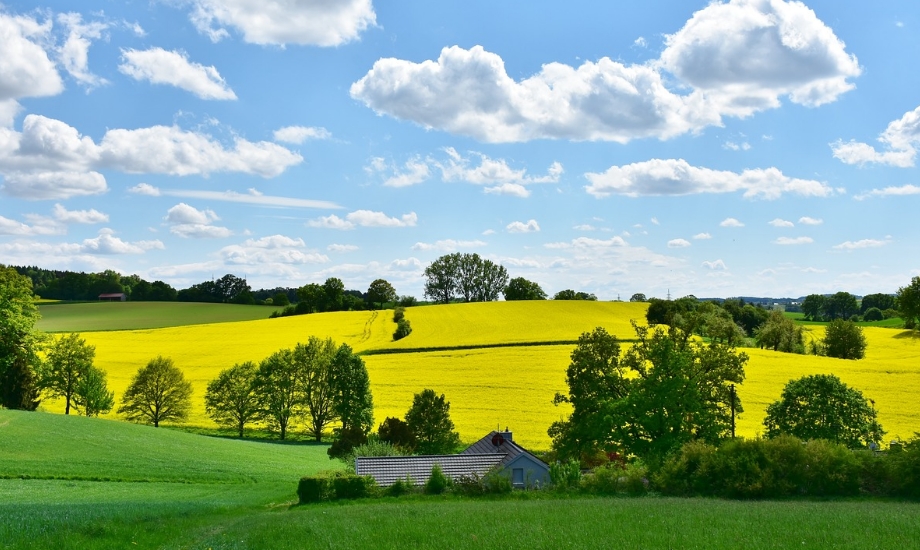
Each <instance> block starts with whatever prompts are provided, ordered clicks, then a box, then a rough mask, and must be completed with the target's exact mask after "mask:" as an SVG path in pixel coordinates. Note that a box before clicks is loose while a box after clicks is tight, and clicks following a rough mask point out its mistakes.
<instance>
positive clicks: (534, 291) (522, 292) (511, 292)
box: [504, 277, 546, 301]
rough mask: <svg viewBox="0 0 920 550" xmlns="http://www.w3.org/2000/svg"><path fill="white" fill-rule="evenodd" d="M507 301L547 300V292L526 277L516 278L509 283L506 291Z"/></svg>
mask: <svg viewBox="0 0 920 550" xmlns="http://www.w3.org/2000/svg"><path fill="white" fill-rule="evenodd" d="M504 295H505V300H508V301H514V300H545V299H546V292H543V289H542V288H540V285H539V284H537V283H535V282H533V281H528V280H527V279H525V278H524V277H515V278H514V279H511V280H510V281H508V286H506V287H505V289H504Z"/></svg>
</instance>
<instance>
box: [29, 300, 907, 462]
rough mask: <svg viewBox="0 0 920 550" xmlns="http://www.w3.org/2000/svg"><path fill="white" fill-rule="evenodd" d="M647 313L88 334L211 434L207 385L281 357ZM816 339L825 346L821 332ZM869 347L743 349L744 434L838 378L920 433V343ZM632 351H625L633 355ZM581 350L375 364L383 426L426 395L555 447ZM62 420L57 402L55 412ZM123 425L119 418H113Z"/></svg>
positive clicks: (567, 309)
mask: <svg viewBox="0 0 920 550" xmlns="http://www.w3.org/2000/svg"><path fill="white" fill-rule="evenodd" d="M645 307H646V306H645V305H644V304H629V303H611V302H593V303H592V302H580V303H579V302H553V301H546V302H518V303H513V302H512V303H508V302H493V303H486V304H452V305H449V306H425V307H418V308H410V309H408V310H407V312H406V316H407V318H408V319H409V320H410V321H411V322H412V327H413V333H412V334H411V335H410V336H409V337H407V338H405V339H404V340H401V341H399V342H392V339H391V338H392V333H393V331H394V330H395V324H394V323H393V321H392V312H389V311H382V312H379V313H376V312H342V313H328V314H317V315H305V316H297V317H286V318H282V319H266V320H259V321H247V322H238V323H221V324H212V325H196V326H186V327H175V328H165V329H154V330H135V331H120V332H86V333H83V337H84V338H85V339H86V340H87V342H88V343H89V344H92V345H95V346H96V364H97V365H98V366H100V367H101V368H103V369H105V370H106V371H107V372H108V377H109V386H110V389H112V390H114V391H115V397H116V400H118V399H120V397H121V395H122V394H123V393H124V390H125V388H126V387H127V385H128V384H129V382H130V380H131V377H132V376H133V375H134V373H135V372H136V371H137V369H138V368H140V367H142V366H143V365H145V364H146V363H147V361H148V360H150V359H151V358H153V357H154V356H156V355H163V356H166V357H171V358H172V359H173V360H174V361H175V363H176V365H177V366H178V367H180V368H182V369H183V370H184V372H185V375H186V377H187V378H188V379H189V380H191V382H192V384H193V387H194V391H195V393H194V394H193V397H192V399H193V409H192V416H191V418H190V419H189V423H190V424H193V425H202V426H208V425H212V424H211V421H210V419H209V418H208V417H207V416H206V415H205V411H204V393H205V389H206V387H207V383H208V382H209V381H210V380H212V379H213V378H215V377H216V376H217V374H218V373H219V372H220V371H221V370H222V369H225V368H227V367H229V366H231V365H233V364H234V363H238V362H242V361H256V362H258V361H260V360H261V359H263V358H265V357H266V356H268V355H270V354H271V353H273V352H274V351H277V350H278V349H281V348H285V347H292V346H293V345H294V344H295V343H297V342H303V341H306V340H307V338H308V337H309V336H311V335H315V336H319V337H326V336H329V337H332V338H333V339H334V340H335V341H336V342H340V343H341V342H345V343H348V344H349V345H351V346H352V347H353V348H355V350H357V351H365V350H379V349H395V350H399V349H405V348H416V349H417V348H445V347H451V346H471V345H483V346H488V345H502V344H504V345H507V344H513V343H521V342H525V343H532V342H558V341H574V340H576V339H577V338H578V336H579V334H581V332H583V331H586V330H591V329H593V328H594V327H596V326H599V325H600V326H605V328H607V330H608V331H609V332H611V333H613V334H616V335H617V336H619V337H620V338H621V339H628V338H631V337H632V336H633V335H634V333H633V332H632V328H631V327H630V326H629V321H630V319H639V320H641V319H642V318H643V316H644V308H645ZM811 330H812V333H811V335H810V336H811V337H815V338H820V337H821V336H823V334H822V331H823V328H821V327H812V329H811ZM864 330H865V334H866V336H867V338H868V342H869V347H868V350H867V354H866V358H865V359H863V360H861V361H845V360H840V359H831V358H826V357H813V356H804V355H793V354H784V353H774V352H772V351H767V350H759V349H744V350H742V351H744V352H746V353H747V354H748V355H749V356H750V361H749V363H748V366H747V369H746V372H747V379H746V381H745V383H744V384H743V385H741V386H740V387H739V388H738V392H739V395H740V397H741V399H742V402H743V403H744V407H745V412H744V413H743V414H742V415H741V416H740V417H739V419H738V433H739V435H744V436H755V435H757V434H758V433H761V432H762V431H763V428H762V422H763V417H764V414H765V410H766V407H767V405H768V404H769V403H771V402H773V401H775V400H776V399H778V398H779V395H780V392H781V391H782V388H783V386H784V385H785V384H786V383H787V382H788V381H789V380H791V379H793V378H798V377H800V376H803V375H806V374H816V373H833V374H836V375H837V376H839V377H840V378H841V379H842V380H843V381H844V382H846V383H847V384H850V385H852V386H854V387H856V388H858V389H860V390H861V391H863V393H864V394H865V395H866V396H867V397H869V398H872V399H874V400H875V402H876V406H877V408H878V411H879V418H880V420H881V422H882V426H883V427H884V428H885V429H886V430H887V431H888V433H889V438H890V437H895V436H900V437H909V436H911V435H912V434H913V432H914V431H920V414H918V412H920V411H918V406H917V403H918V401H920V399H918V398H920V338H918V337H917V335H916V333H914V334H912V333H910V332H907V331H900V330H893V329H884V328H866V329H864ZM627 346H629V344H628V343H624V344H623V347H624V349H625V348H626V347H627ZM573 347H574V346H573V345H571V344H566V345H540V346H533V345H530V346H528V345H524V346H514V347H483V348H481V349H463V350H440V351H438V350H433V351H424V352H409V353H392V354H385V355H367V356H365V357H364V360H365V363H366V364H367V368H368V372H369V374H370V379H371V389H372V391H373V394H374V403H375V416H376V421H377V422H380V421H382V420H383V419H384V418H385V417H387V416H400V417H401V416H403V415H404V414H405V412H406V410H407V409H408V408H409V405H410V404H411V401H412V395H413V394H414V393H416V392H419V391H421V390H422V389H424V388H432V389H434V390H435V391H437V392H438V393H444V394H445V395H446V397H447V399H448V400H449V401H450V403H451V416H452V418H453V420H454V423H455V424H456V426H457V429H458V431H459V432H460V435H461V438H462V439H463V440H465V441H472V440H475V439H477V438H478V437H480V436H481V435H482V434H483V433H485V432H487V431H489V430H491V429H494V428H495V427H496V426H501V427H502V428H504V427H506V426H507V427H509V428H510V429H511V430H512V431H514V433H515V440H518V441H520V442H521V443H522V444H523V445H524V446H526V447H530V448H534V449H545V448H548V447H549V438H548V436H547V435H546V429H547V428H548V427H549V425H550V423H552V422H553V421H555V420H559V419H560V418H562V417H564V416H565V415H567V414H568V412H569V410H568V409H567V408H566V407H563V406H560V407H556V406H554V405H553V404H552V398H553V395H554V394H555V393H556V392H565V391H566V389H567V388H566V385H565V369H566V367H567V366H568V363H569V354H570V353H571V351H572V349H573ZM43 406H44V407H45V408H47V409H49V410H52V411H57V412H61V411H63V405H62V404H61V403H59V402H46V403H44V404H43ZM110 416H111V417H115V415H114V413H113V414H111V415H110Z"/></svg>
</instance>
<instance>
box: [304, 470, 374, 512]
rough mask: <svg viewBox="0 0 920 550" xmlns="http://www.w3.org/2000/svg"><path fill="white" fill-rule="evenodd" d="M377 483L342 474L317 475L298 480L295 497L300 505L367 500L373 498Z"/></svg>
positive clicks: (365, 478) (369, 477) (372, 480)
mask: <svg viewBox="0 0 920 550" xmlns="http://www.w3.org/2000/svg"><path fill="white" fill-rule="evenodd" d="M376 491H377V483H376V482H375V481H374V478H373V477H371V476H358V475H354V474H347V473H344V472H330V473H319V474H317V475H315V476H307V477H302V478H300V483H299V484H298V486H297V496H298V497H299V498H300V503H301V504H307V503H311V502H324V501H328V500H341V499H354V498H367V497H371V496H374V495H375V494H376Z"/></svg>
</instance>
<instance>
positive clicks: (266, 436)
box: [161, 426, 329, 447]
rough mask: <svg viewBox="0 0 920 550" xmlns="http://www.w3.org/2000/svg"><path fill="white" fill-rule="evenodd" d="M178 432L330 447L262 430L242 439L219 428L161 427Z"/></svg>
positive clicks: (235, 433) (299, 435)
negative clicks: (280, 437) (281, 437)
mask: <svg viewBox="0 0 920 550" xmlns="http://www.w3.org/2000/svg"><path fill="white" fill-rule="evenodd" d="M161 427H162V428H167V429H170V430H174V431H177V432H185V433H190V434H195V435H204V436H207V437H215V438H217V439H233V440H236V441H251V442H254V443H268V444H272V445H298V446H311V447H312V446H320V447H328V446H329V443H326V442H317V441H315V440H314V439H313V437H311V436H306V435H301V434H291V433H288V434H287V438H286V439H283V440H282V439H278V436H277V435H276V434H272V433H268V432H265V431H261V430H246V431H245V432H244V436H243V437H240V436H239V434H238V433H237V432H235V431H230V430H221V429H219V428H204V427H201V426H161Z"/></svg>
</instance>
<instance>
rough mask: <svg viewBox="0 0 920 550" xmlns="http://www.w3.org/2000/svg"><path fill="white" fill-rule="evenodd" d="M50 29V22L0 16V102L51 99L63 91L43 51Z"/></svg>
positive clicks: (53, 66) (50, 62) (16, 16)
mask: <svg viewBox="0 0 920 550" xmlns="http://www.w3.org/2000/svg"><path fill="white" fill-rule="evenodd" d="M51 28H52V22H51V21H44V22H39V21H37V20H36V19H34V18H32V17H28V16H21V15H8V14H6V13H2V12H0V101H6V100H16V99H20V98H24V97H47V96H53V95H57V94H59V93H61V92H62V91H63V90H64V82H63V81H62V80H61V75H60V74H58V72H57V69H56V68H55V65H54V62H53V61H52V60H51V59H50V58H49V57H48V52H47V51H46V50H45V48H44V47H43V45H44V44H46V43H48V42H49V41H50V39H51ZM7 108H11V107H7Z"/></svg>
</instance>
